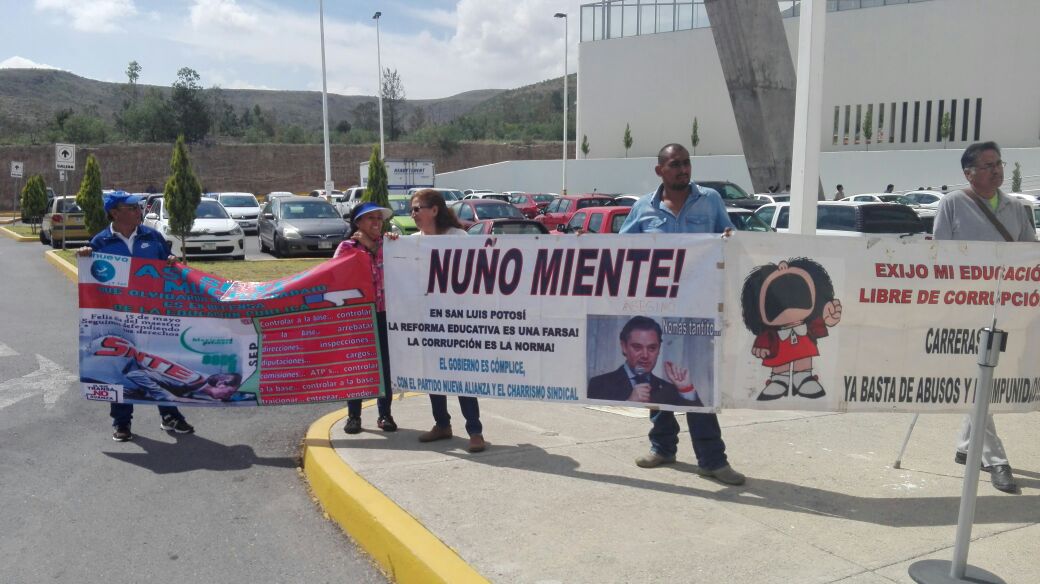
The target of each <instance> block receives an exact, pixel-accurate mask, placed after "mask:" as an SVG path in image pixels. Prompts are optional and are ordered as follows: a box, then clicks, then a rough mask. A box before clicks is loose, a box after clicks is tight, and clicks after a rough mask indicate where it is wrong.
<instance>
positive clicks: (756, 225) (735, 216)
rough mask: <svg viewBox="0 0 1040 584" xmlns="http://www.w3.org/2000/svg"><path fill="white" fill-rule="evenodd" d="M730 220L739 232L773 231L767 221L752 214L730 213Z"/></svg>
mask: <svg viewBox="0 0 1040 584" xmlns="http://www.w3.org/2000/svg"><path fill="white" fill-rule="evenodd" d="M729 220H730V221H731V222H732V223H733V226H734V227H736V228H737V230H738V231H772V229H770V227H769V225H767V224H766V222H765V221H762V220H761V219H759V218H758V217H757V216H755V215H752V214H751V213H730V214H729Z"/></svg>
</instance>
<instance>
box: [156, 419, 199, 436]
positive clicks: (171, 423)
mask: <svg viewBox="0 0 1040 584" xmlns="http://www.w3.org/2000/svg"><path fill="white" fill-rule="evenodd" d="M159 427H160V428H162V429H163V430H167V431H169V430H173V431H174V432H176V433H178V434H193V433H194V432H195V426H192V425H191V424H189V423H188V422H187V420H185V419H184V418H179V419H178V418H175V417H173V416H170V415H166V416H163V417H162V422H161V423H160V424H159Z"/></svg>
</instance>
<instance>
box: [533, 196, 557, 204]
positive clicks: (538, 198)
mask: <svg viewBox="0 0 1040 584" xmlns="http://www.w3.org/2000/svg"><path fill="white" fill-rule="evenodd" d="M531 198H532V199H534V202H535V203H551V202H552V200H553V199H555V198H556V195H531Z"/></svg>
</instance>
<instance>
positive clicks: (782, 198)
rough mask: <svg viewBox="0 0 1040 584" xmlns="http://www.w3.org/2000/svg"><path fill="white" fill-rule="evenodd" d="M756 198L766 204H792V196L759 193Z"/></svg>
mask: <svg viewBox="0 0 1040 584" xmlns="http://www.w3.org/2000/svg"><path fill="white" fill-rule="evenodd" d="M755 198H756V199H758V200H759V201H762V203H763V204H765V203H790V202H791V195H789V194H786V193H785V194H783V195H781V194H774V193H758V194H756V195H755Z"/></svg>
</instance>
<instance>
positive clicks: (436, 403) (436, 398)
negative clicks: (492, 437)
mask: <svg viewBox="0 0 1040 584" xmlns="http://www.w3.org/2000/svg"><path fill="white" fill-rule="evenodd" d="M430 406H431V407H433V420H434V421H435V422H437V425H438V426H440V427H442V428H447V427H448V426H451V416H450V415H448V396H446V395H433V394H430ZM459 407H460V408H462V416H463V417H464V418H466V433H467V434H469V435H470V436H472V435H474V434H483V433H484V426H483V425H481V423H480V404H479V403H477V398H475V397H467V396H462V395H460V396H459Z"/></svg>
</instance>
